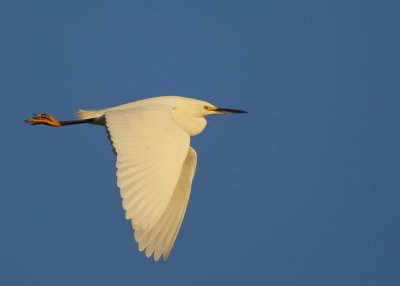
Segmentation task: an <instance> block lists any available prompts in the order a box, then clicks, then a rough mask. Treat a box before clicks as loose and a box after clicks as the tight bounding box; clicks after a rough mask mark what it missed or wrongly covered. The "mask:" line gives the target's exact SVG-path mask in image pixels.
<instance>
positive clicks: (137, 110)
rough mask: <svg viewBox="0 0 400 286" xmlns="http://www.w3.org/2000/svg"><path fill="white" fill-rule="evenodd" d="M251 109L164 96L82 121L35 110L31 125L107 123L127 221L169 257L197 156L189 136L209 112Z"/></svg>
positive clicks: (92, 113) (145, 245) (85, 114)
mask: <svg viewBox="0 0 400 286" xmlns="http://www.w3.org/2000/svg"><path fill="white" fill-rule="evenodd" d="M224 113H246V111H242V110H237V109H227V108H218V107H215V106H214V105H212V104H210V103H207V102H205V101H201V100H196V99H191V98H185V97H179V96H161V97H155V98H148V99H143V100H139V101H135V102H131V103H127V104H123V105H120V106H116V107H111V108H106V109H101V110H79V111H78V112H77V116H78V118H79V119H76V120H69V121H58V120H57V119H55V118H54V117H53V116H51V115H49V114H34V117H33V118H30V119H27V120H25V122H27V123H31V124H34V125H35V124H45V125H49V126H53V127H60V126H65V125H71V124H80V123H92V124H101V125H105V126H106V128H107V131H108V133H109V135H110V139H111V142H112V145H113V147H114V150H115V152H116V154H117V163H116V167H117V183H118V187H119V188H120V191H121V197H122V204H123V208H124V210H125V212H126V219H130V220H131V222H132V226H133V228H134V237H135V240H136V241H137V242H138V247H139V251H143V250H146V251H145V253H146V256H147V257H150V256H151V255H153V254H154V260H155V261H158V260H159V259H160V257H161V255H162V256H163V258H164V260H167V259H168V256H169V254H170V252H171V249H172V246H173V244H174V242H175V239H176V237H177V235H178V232H179V229H180V226H181V224H182V220H183V217H184V215H185V211H186V206H187V204H188V201H189V196H190V191H191V187H192V181H193V177H194V173H195V170H196V163H197V154H196V151H195V150H194V149H193V148H192V147H191V146H190V137H191V136H195V135H198V134H199V133H201V132H202V131H203V130H204V128H205V127H206V124H207V122H206V119H205V118H204V117H205V116H207V115H211V114H224Z"/></svg>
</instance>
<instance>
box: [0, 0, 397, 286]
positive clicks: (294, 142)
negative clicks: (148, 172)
mask: <svg viewBox="0 0 400 286" xmlns="http://www.w3.org/2000/svg"><path fill="white" fill-rule="evenodd" d="M398 3H399V2H398V1H333V0H332V1H317V0H315V1H288V0H286V1H285V0H279V1H278V0H276V1H127V0H126V1H50V0H49V1H1V2H0V33H1V34H0V35H1V44H0V95H1V119H2V124H1V128H2V130H1V131H2V132H1V138H2V140H0V142H1V148H0V152H1V153H0V158H1V164H0V168H1V170H0V174H1V175H0V176H1V192H0V225H1V233H0V271H1V273H0V284H1V285H155V284H158V285H274V286H276V285H307V286H311V285H317V286H321V285H341V286H343V285H363V286H366V285H400V245H399V243H400V229H399V221H400V210H399V201H400V193H399V191H400V179H399V175H400V152H399V146H400V135H399V133H400V131H399V123H400V55H399V53H400V52H399V51H400V32H399V31H400V18H399V11H400V4H398ZM166 94H176V95H183V96H188V97H194V98H200V99H204V100H207V101H210V102H212V103H214V104H215V105H219V106H222V107H231V108H241V109H245V110H248V111H249V112H250V113H249V114H247V115H231V116H219V117H216V116H215V117H212V118H209V125H208V127H207V129H206V130H205V132H204V133H203V134H202V135H201V136H199V137H196V138H194V139H193V141H192V144H193V145H194V147H195V148H196V149H197V152H198V155H199V164H198V169H197V175H196V178H195V182H194V186H193V191H192V196H191V201H190V203H189V207H188V212H187V214H186V217H185V220H184V223H183V226H182V229H181V232H180V234H179V236H178V239H177V241H176V244H175V247H174V249H173V251H172V254H171V257H170V259H169V260H168V261H167V262H166V263H164V262H161V263H155V262H154V261H153V260H147V259H146V258H145V256H144V255H143V254H142V253H139V252H138V251H137V246H136V244H135V243H133V236H132V229H131V227H130V223H129V222H127V221H125V220H124V213H123V211H122V207H121V201H120V196H119V193H118V189H117V187H116V178H115V167H114V166H115V158H114V154H113V153H112V149H111V146H110V144H109V142H108V140H107V139H106V132H105V131H104V129H103V128H102V127H98V126H89V125H84V126H73V127H68V128H67V127H66V128H59V129H52V128H47V127H44V126H36V127H31V126H29V125H26V124H24V123H23V120H24V119H26V118H28V117H29V116H30V115H31V113H32V112H48V113H51V114H53V115H54V116H56V117H58V118H60V119H70V118H72V115H73V112H75V111H76V110H77V109H78V108H104V107H109V106H114V105H119V104H122V103H126V102H130V101H134V100H137V99H141V98H146V97H152V96H158V95H166Z"/></svg>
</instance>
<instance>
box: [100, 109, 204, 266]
mask: <svg viewBox="0 0 400 286" xmlns="http://www.w3.org/2000/svg"><path fill="white" fill-rule="evenodd" d="M105 119H106V126H107V128H108V131H109V133H110V136H111V140H112V143H113V146H114V148H115V151H116V153H117V178H118V179H117V182H118V186H119V188H120V190H121V197H122V199H123V207H124V209H125V211H126V218H127V219H132V226H133V227H134V229H135V239H136V241H138V242H139V249H140V250H144V249H146V255H147V256H148V257H149V256H151V255H152V253H153V252H154V251H156V253H155V257H154V258H155V259H156V260H158V259H159V257H160V256H161V254H164V259H166V258H167V257H168V254H169V252H170V251H171V248H172V245H173V242H174V241H175V238H176V234H177V232H178V230H179V227H180V224H181V221H182V218H183V215H184V212H185V209H186V205H187V202H188V198H189V194H190V186H191V180H192V178H193V175H194V168H195V161H196V160H194V167H193V171H190V170H186V169H187V164H189V163H186V162H188V160H189V161H190V165H191V166H192V165H193V159H192V158H193V151H190V152H189V147H190V146H189V145H190V137H189V135H188V134H187V133H186V132H185V131H184V130H183V129H182V128H181V127H180V126H178V125H177V123H176V122H175V120H174V119H173V118H172V116H171V110H170V109H169V108H166V107H154V108H132V109H127V110H113V111H108V112H106V113H105ZM194 154H195V153H194ZM194 157H196V156H195V155H194ZM189 167H190V166H189ZM189 169H190V168H189ZM183 170H185V171H183ZM188 172H192V174H191V175H190V176H189V175H188V174H189V173H188ZM187 177H191V178H190V184H187V183H186V186H185V188H182V187H179V186H181V185H183V181H188V179H187ZM181 181H182V182H181ZM186 196H187V198H186ZM183 204H184V206H182V205H183ZM171 233H173V235H172V236H173V237H170V236H171Z"/></svg>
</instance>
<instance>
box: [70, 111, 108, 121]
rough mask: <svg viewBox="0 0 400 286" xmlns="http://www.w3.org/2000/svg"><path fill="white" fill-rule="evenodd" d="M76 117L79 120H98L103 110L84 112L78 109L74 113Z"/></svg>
mask: <svg viewBox="0 0 400 286" xmlns="http://www.w3.org/2000/svg"><path fill="white" fill-rule="evenodd" d="M75 115H76V117H78V118H79V119H90V118H98V117H101V116H103V115H104V111H103V110H85V109H79V110H78V111H77V112H76V113H75Z"/></svg>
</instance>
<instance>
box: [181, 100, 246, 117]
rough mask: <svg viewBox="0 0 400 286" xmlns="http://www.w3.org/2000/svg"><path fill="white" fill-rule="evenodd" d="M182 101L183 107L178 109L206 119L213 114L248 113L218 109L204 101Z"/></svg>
mask: <svg viewBox="0 0 400 286" xmlns="http://www.w3.org/2000/svg"><path fill="white" fill-rule="evenodd" d="M182 99H183V101H182V102H181V105H180V106H179V107H178V109H180V108H182V109H183V110H185V111H186V112H187V113H189V114H192V115H195V116H199V117H205V116H207V115H213V114H227V113H247V111H244V110H239V109H231V108H222V107H217V106H215V105H213V104H211V103H208V102H206V101H202V100H197V99H191V98H182Z"/></svg>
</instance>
